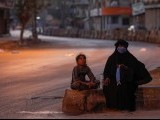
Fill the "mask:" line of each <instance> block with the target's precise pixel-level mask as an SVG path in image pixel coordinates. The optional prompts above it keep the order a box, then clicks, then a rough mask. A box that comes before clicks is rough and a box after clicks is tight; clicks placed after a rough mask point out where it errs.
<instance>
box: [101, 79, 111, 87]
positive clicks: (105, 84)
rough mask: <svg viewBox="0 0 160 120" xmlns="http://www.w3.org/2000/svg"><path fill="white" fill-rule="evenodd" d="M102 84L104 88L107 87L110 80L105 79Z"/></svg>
mask: <svg viewBox="0 0 160 120" xmlns="http://www.w3.org/2000/svg"><path fill="white" fill-rule="evenodd" d="M102 83H103V85H104V86H108V85H109V84H110V79H109V78H106V79H104V80H103V82H102Z"/></svg>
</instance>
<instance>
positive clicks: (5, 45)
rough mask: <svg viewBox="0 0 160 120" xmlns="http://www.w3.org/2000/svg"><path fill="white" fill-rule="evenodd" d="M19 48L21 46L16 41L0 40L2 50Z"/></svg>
mask: <svg viewBox="0 0 160 120" xmlns="http://www.w3.org/2000/svg"><path fill="white" fill-rule="evenodd" d="M19 48H21V46H20V45H19V43H18V41H10V40H7V41H0V49H2V50H15V49H19Z"/></svg>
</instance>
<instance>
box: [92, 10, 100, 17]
mask: <svg viewBox="0 0 160 120" xmlns="http://www.w3.org/2000/svg"><path fill="white" fill-rule="evenodd" d="M100 11H101V10H100V9H93V10H91V11H90V16H91V17H95V16H99V15H100Z"/></svg>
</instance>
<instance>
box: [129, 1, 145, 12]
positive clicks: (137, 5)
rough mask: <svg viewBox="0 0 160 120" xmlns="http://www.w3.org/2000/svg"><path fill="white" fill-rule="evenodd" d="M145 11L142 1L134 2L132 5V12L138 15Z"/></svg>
mask: <svg viewBox="0 0 160 120" xmlns="http://www.w3.org/2000/svg"><path fill="white" fill-rule="evenodd" d="M143 13H145V7H144V4H143V3H142V2H139V3H135V4H133V5H132V14H133V15H139V14H143Z"/></svg>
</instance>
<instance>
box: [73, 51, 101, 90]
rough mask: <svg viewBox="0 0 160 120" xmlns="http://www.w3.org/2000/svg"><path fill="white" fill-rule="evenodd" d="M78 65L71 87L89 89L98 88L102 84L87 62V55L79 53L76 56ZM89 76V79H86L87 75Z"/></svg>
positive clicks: (74, 71) (74, 70)
mask: <svg viewBox="0 0 160 120" xmlns="http://www.w3.org/2000/svg"><path fill="white" fill-rule="evenodd" d="M76 62H77V66H75V67H74V69H73V72H72V81H71V89H74V90H89V89H97V88H98V87H99V85H100V81H99V80H96V79H95V77H94V75H93V73H92V71H91V69H90V68H89V67H88V66H87V64H86V56H85V55H84V54H79V55H78V56H77V57H76ZM86 75H87V76H88V77H89V79H90V80H89V81H87V80H86V79H85V76H86Z"/></svg>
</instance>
